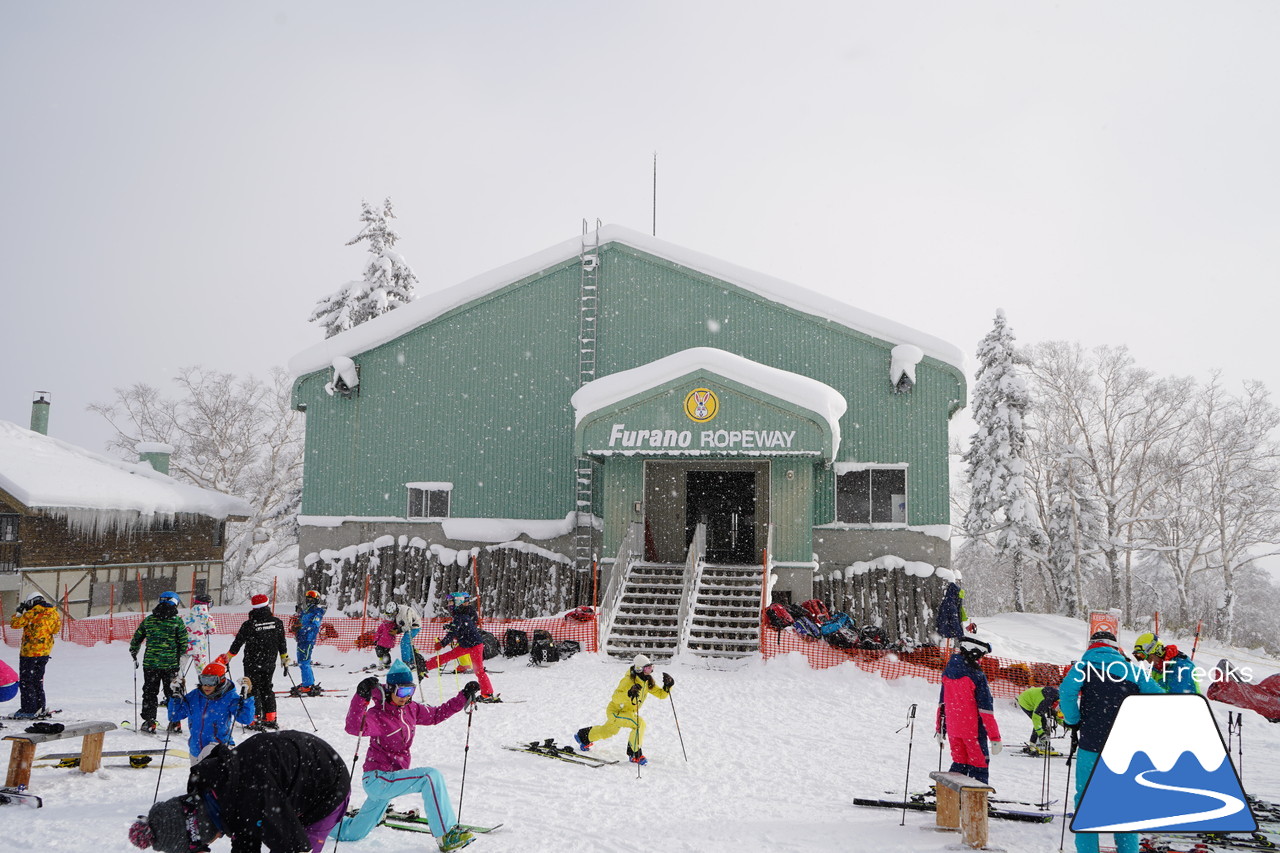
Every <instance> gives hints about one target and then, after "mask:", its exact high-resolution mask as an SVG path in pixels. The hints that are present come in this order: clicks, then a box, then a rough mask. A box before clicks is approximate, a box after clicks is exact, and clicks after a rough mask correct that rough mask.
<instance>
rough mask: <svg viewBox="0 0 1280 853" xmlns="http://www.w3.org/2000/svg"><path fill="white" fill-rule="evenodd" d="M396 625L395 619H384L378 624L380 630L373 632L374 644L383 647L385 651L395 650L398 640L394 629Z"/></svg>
mask: <svg viewBox="0 0 1280 853" xmlns="http://www.w3.org/2000/svg"><path fill="white" fill-rule="evenodd" d="M395 624H396V620H394V619H383V620H382V621H381V622H379V623H378V630H376V631H374V632H373V644H374V645H375V646H382V647H383V648H384V649H390V648H393V647H394V646H395V645H396V643H397V642H399V641H398V640H396V635H395V632H394V631H392V630H391V629H392V627H393V626H394V625H395Z"/></svg>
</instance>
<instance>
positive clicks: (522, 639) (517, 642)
mask: <svg viewBox="0 0 1280 853" xmlns="http://www.w3.org/2000/svg"><path fill="white" fill-rule="evenodd" d="M502 654H503V655H504V656H505V657H509V658H518V657H520V656H521V655H527V654H529V635H528V634H526V633H525V632H524V631H521V630H519V629H518V628H508V629H507V633H505V634H503V635H502Z"/></svg>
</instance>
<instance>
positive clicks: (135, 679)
mask: <svg viewBox="0 0 1280 853" xmlns="http://www.w3.org/2000/svg"><path fill="white" fill-rule="evenodd" d="M1227 716H1231V715H1230V714H1228V715H1227ZM133 728H134V729H135V730H136V729H137V728H138V659H137V658H136V657H135V658H134V659H133Z"/></svg>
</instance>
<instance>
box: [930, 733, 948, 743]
mask: <svg viewBox="0 0 1280 853" xmlns="http://www.w3.org/2000/svg"><path fill="white" fill-rule="evenodd" d="M933 739H934V740H936V741H937V742H938V743H939V744H943V743H946V742H947V736H946V734H945V733H943V732H934V733H933Z"/></svg>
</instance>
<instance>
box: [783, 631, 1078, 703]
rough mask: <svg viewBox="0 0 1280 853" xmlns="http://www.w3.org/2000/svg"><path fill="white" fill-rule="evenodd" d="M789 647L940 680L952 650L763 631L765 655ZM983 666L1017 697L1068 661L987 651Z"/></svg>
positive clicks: (821, 665)
mask: <svg viewBox="0 0 1280 853" xmlns="http://www.w3.org/2000/svg"><path fill="white" fill-rule="evenodd" d="M789 652H799V653H800V654H802V655H804V656H805V658H806V659H807V660H808V661H809V666H811V667H813V668H814V669H826V668H827V667H831V666H839V665H840V664H842V663H849V662H850V661H852V662H853V663H855V664H857V665H858V666H859V667H861V668H862V669H865V670H866V671H867V672H874V673H875V674H876V675H879V676H880V677H881V678H901V677H903V676H904V675H914V676H917V677H919V678H925V679H928V680H929V681H932V682H933V683H934V684H941V683H942V670H943V668H944V667H946V665H947V660H948V659H949V658H950V656H951V654H950V652H949V651H948V650H947V649H944V648H941V647H939V646H921V647H920V648H917V649H914V650H912V651H891V650H888V649H838V648H836V647H835V646H832V645H831V644H829V643H827V642H826V641H825V640H817V639H811V638H808V637H802V636H800V635H799V634H797V633H796V632H794V631H791V630H788V629H784V630H782V631H777V630H775V629H773V628H765V629H764V630H763V631H762V633H761V642H760V654H761V655H763V656H764V658H765V659H766V660H768V659H769V658H772V657H776V656H778V655H785V654H788V653H789ZM979 666H981V667H982V671H983V672H984V673H985V674H986V676H987V682H988V683H989V684H990V685H991V694H992V695H993V696H1001V697H1010V698H1014V697H1017V695H1018V694H1019V693H1021V692H1022V691H1023V690H1026V689H1027V688H1028V687H1045V686H1049V685H1057V684H1060V683H1061V682H1062V676H1063V674H1064V671H1065V669H1066V667H1063V666H1058V665H1057V664H1052V663H1036V662H1029V661H1020V660H1009V659H1008V658H998V657H995V656H994V655H987V656H985V657H983V658H982V660H981V662H980V663H979Z"/></svg>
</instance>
